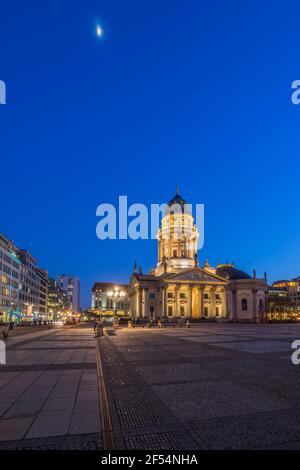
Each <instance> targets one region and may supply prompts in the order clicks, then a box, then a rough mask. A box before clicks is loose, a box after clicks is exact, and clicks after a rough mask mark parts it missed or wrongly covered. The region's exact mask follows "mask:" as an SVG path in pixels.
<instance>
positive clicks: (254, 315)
mask: <svg viewBox="0 0 300 470" xmlns="http://www.w3.org/2000/svg"><path fill="white" fill-rule="evenodd" d="M252 294H253V320H254V321H255V322H256V320H257V299H256V296H257V289H252Z"/></svg>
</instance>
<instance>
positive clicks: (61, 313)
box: [48, 278, 72, 321]
mask: <svg viewBox="0 0 300 470" xmlns="http://www.w3.org/2000/svg"><path fill="white" fill-rule="evenodd" d="M71 313H72V312H71V310H70V299H69V297H68V294H67V292H66V291H64V290H63V289H61V288H60V287H59V285H58V283H57V281H56V280H55V279H52V278H49V279H48V318H49V320H51V321H60V320H65V319H66V318H67V317H68V316H70V314H71Z"/></svg>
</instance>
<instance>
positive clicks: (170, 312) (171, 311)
mask: <svg viewBox="0 0 300 470" xmlns="http://www.w3.org/2000/svg"><path fill="white" fill-rule="evenodd" d="M172 315H173V308H172V306H171V305H169V306H168V317H171V316H172Z"/></svg>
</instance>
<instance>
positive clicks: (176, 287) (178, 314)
mask: <svg viewBox="0 0 300 470" xmlns="http://www.w3.org/2000/svg"><path fill="white" fill-rule="evenodd" d="M174 296H175V315H174V316H175V317H179V316H180V312H179V300H178V296H179V289H178V286H177V284H176V286H175V290H174Z"/></svg>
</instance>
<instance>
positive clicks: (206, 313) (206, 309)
mask: <svg viewBox="0 0 300 470" xmlns="http://www.w3.org/2000/svg"><path fill="white" fill-rule="evenodd" d="M204 316H205V317H208V307H204Z"/></svg>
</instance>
